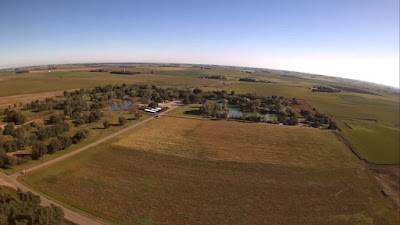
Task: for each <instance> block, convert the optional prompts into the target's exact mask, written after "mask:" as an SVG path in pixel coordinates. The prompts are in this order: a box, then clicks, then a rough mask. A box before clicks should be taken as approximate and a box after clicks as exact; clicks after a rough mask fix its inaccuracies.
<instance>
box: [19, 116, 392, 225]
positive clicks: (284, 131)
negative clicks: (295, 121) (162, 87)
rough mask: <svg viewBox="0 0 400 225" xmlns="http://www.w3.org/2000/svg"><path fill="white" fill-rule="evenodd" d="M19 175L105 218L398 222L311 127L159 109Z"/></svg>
mask: <svg viewBox="0 0 400 225" xmlns="http://www.w3.org/2000/svg"><path fill="white" fill-rule="evenodd" d="M299 131H300V132H299ZM325 142H326V143H325ZM122 146H124V147H122ZM25 181H26V182H27V183H28V184H29V185H31V186H33V187H34V188H36V189H38V190H39V191H41V192H44V193H45V194H47V195H50V196H51V197H52V199H54V198H55V199H58V200H60V201H62V202H63V204H65V203H67V204H69V207H73V208H74V209H75V210H78V211H79V210H83V211H84V212H85V213H90V214H92V215H93V216H96V217H99V218H101V219H103V220H104V221H106V222H107V223H109V224H127V225H128V224H129V225H130V224H226V225H233V224H243V225H244V224H260V225H262V224H275V225H278V224H282V225H283V224H300V225H302V224H336V225H348V224H354V225H355V224H371V225H372V224H387V225H389V224H397V223H398V222H399V218H398V214H396V212H395V210H394V204H393V203H392V202H390V201H389V200H388V199H385V198H384V197H383V196H382V195H381V193H380V188H379V186H378V185H377V182H376V181H375V180H374V179H373V178H371V176H370V175H369V174H368V173H367V172H365V171H364V170H363V168H362V166H361V164H360V162H359V161H358V160H357V159H355V157H354V156H352V155H351V153H349V150H348V149H346V147H345V146H344V145H343V144H342V143H340V142H339V141H338V140H337V139H335V138H334V136H333V135H332V133H331V132H329V131H320V130H316V129H304V128H294V127H283V126H269V125H260V124H244V123H238V122H227V121H209V120H195V119H178V118H167V117H162V118H160V119H157V120H153V121H151V122H148V123H146V124H143V125H142V126H140V127H139V128H137V129H136V130H134V131H132V133H131V134H129V135H121V136H120V137H119V138H118V139H116V140H114V141H112V142H109V143H107V144H104V145H101V146H97V147H95V148H94V149H92V150H90V151H86V152H84V153H81V154H79V155H76V156H73V157H72V158H70V159H69V160H66V161H63V162H61V163H59V164H57V165H54V166H50V167H49V168H44V169H41V170H39V171H37V172H35V173H33V174H29V175H28V176H25Z"/></svg>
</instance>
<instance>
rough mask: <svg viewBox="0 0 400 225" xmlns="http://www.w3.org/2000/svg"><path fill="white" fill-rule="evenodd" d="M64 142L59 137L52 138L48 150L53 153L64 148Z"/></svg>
mask: <svg viewBox="0 0 400 225" xmlns="http://www.w3.org/2000/svg"><path fill="white" fill-rule="evenodd" d="M62 147H63V146H62V143H61V141H60V140H59V139H58V138H55V139H53V140H51V142H50V144H49V145H48V146H47V151H48V153H49V154H53V153H55V152H57V151H59V150H61V149H62Z"/></svg>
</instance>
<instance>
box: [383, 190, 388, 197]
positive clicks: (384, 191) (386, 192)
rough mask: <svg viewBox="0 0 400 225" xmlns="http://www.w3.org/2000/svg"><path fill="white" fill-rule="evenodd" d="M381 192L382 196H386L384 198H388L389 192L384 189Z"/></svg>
mask: <svg viewBox="0 0 400 225" xmlns="http://www.w3.org/2000/svg"><path fill="white" fill-rule="evenodd" d="M381 192H382V194H383V195H384V196H386V197H388V196H389V192H388V191H386V189H382V190H381Z"/></svg>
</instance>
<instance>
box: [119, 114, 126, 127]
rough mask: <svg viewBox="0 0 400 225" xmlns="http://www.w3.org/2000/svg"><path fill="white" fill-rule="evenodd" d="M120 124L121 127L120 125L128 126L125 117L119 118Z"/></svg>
mask: <svg viewBox="0 0 400 225" xmlns="http://www.w3.org/2000/svg"><path fill="white" fill-rule="evenodd" d="M118 122H119V125H120V126H123V125H125V124H126V118H125V117H123V116H120V117H119V118H118Z"/></svg>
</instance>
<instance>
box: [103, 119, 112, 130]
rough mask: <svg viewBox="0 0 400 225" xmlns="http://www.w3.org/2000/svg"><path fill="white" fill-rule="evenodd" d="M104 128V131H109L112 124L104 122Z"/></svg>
mask: <svg viewBox="0 0 400 225" xmlns="http://www.w3.org/2000/svg"><path fill="white" fill-rule="evenodd" d="M103 126H104V129H108V128H109V127H110V126H111V124H110V122H108V121H104V122H103Z"/></svg>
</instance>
